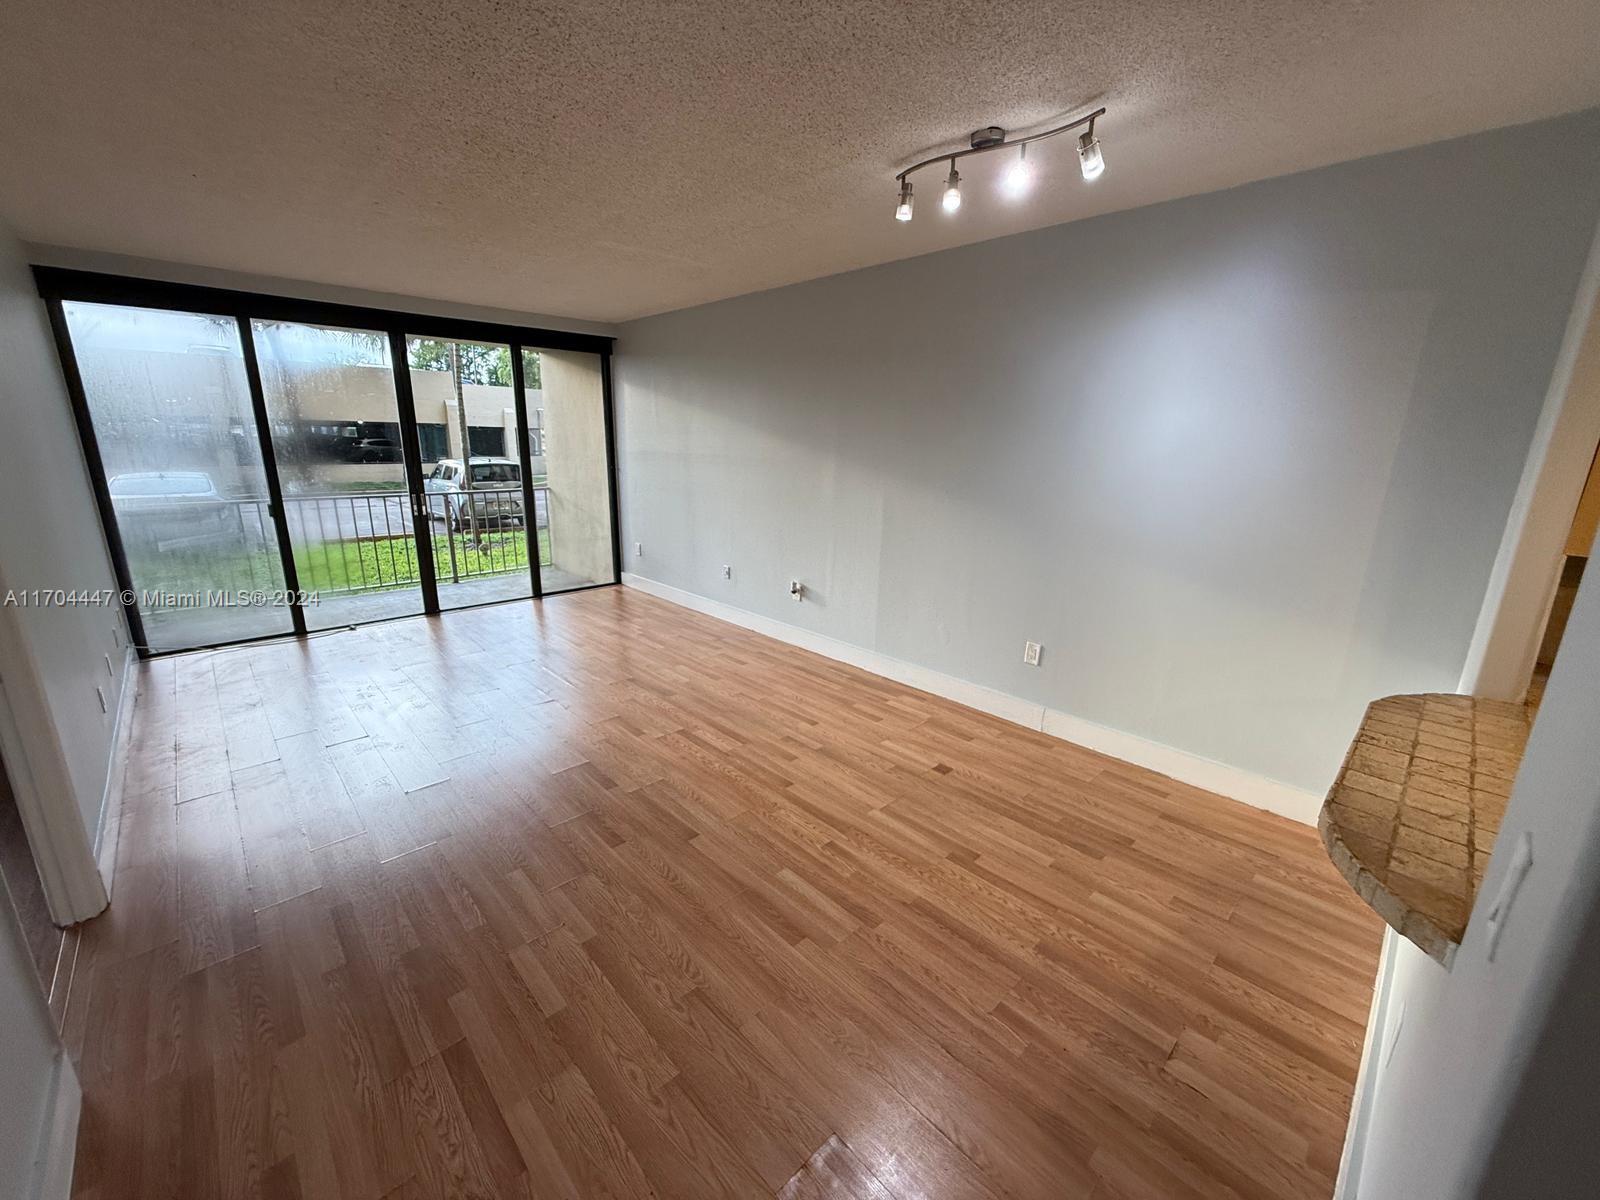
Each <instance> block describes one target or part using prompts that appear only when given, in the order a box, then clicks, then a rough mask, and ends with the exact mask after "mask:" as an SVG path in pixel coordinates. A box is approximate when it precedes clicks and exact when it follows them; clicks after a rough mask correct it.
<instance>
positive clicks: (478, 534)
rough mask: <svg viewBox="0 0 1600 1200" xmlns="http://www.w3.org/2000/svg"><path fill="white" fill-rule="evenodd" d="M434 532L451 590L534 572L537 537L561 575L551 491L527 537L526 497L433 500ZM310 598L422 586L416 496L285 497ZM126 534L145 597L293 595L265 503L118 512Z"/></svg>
mask: <svg viewBox="0 0 1600 1200" xmlns="http://www.w3.org/2000/svg"><path fill="white" fill-rule="evenodd" d="M425 500H426V511H427V513H428V520H427V525H428V529H427V530H426V532H427V534H428V535H429V537H430V539H431V542H432V546H433V560H434V572H435V576H436V578H437V579H438V580H439V582H440V583H446V582H449V583H458V582H460V581H462V580H466V579H476V578H483V577H488V576H494V575H509V574H512V573H514V572H517V571H526V570H527V569H528V554H529V549H530V547H529V542H530V538H529V534H530V533H531V534H532V540H533V542H534V544H535V545H536V546H537V550H536V551H535V552H536V553H537V554H538V555H539V562H540V564H541V565H542V566H549V565H550V502H549V488H548V487H546V486H544V485H538V486H536V487H534V489H533V502H534V521H533V528H532V530H528V529H526V528H525V526H526V524H527V523H526V521H525V519H524V514H523V511H522V510H523V497H522V489H521V487H504V488H483V487H479V488H474V489H473V490H472V492H471V493H470V494H468V493H439V492H432V493H428V494H427V496H426V497H425ZM284 515H285V517H286V519H287V522H288V526H289V540H290V544H291V545H292V546H293V548H294V558H295V568H296V572H297V573H298V575H299V577H300V587H301V588H302V589H303V590H306V591H315V592H319V593H321V594H323V595H344V594H357V593H363V592H375V591H381V590H384V589H386V588H395V587H405V586H408V585H411V584H415V583H416V582H418V580H419V579H420V578H421V574H420V570H419V568H418V564H417V555H416V542H415V540H414V537H413V526H414V525H415V524H416V522H415V520H414V519H413V517H412V510H411V496H410V493H408V492H405V491H400V490H395V491H371V492H344V493H330V494H327V495H300V496H286V497H284ZM117 523H118V526H119V528H120V530H121V533H122V538H123V542H124V545H125V547H126V548H127V551H128V556H129V560H130V565H131V567H132V573H133V575H134V578H135V581H136V584H137V585H138V586H140V587H141V588H161V589H171V590H173V591H178V592H182V591H190V590H195V589H205V588H250V589H259V590H271V589H274V588H279V587H282V586H283V584H282V572H281V569H280V565H279V562H278V556H277V532H276V530H275V529H274V528H273V521H272V516H271V512H270V509H269V506H268V503H267V501H266V500H265V499H243V500H229V499H222V498H217V499H209V498H208V499H195V500H190V499H176V498H173V499H165V498H163V500H161V501H160V502H157V503H153V504H152V503H138V504H128V505H122V504H118V505H117Z"/></svg>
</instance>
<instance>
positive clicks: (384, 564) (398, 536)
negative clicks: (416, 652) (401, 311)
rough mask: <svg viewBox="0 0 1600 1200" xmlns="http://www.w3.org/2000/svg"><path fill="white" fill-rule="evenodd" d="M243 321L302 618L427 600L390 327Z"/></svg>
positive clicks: (384, 613)
mask: <svg viewBox="0 0 1600 1200" xmlns="http://www.w3.org/2000/svg"><path fill="white" fill-rule="evenodd" d="M250 327H251V332H252V335H253V341H254V342H255V351H256V358H257V360H258V361H259V362H260V364H261V390H262V393H263V396H264V398H265V400H266V407H267V421H268V425H269V427H270V428H271V430H272V445H273V450H274V458H275V459H276V460H277V467H278V477H279V479H280V480H281V481H282V487H283V508H284V516H285V519H286V523H287V525H288V532H289V541H290V544H291V546H292V547H293V553H294V562H295V574H296V576H297V577H298V579H299V583H300V588H301V590H302V592H304V593H305V604H304V612H305V623H306V628H308V629H327V628H330V627H334V626H339V625H354V624H358V623H360V622H362V621H373V620H379V619H381V618H384V617H404V616H411V615H414V614H416V613H420V612H422V611H424V608H425V605H424V601H423V592H422V570H421V564H420V563H419V562H418V557H417V545H416V530H415V527H414V524H413V517H412V513H413V510H414V506H413V501H412V493H411V488H410V485H409V483H408V482H407V475H406V459H405V454H406V445H405V443H406V439H405V438H404V437H403V436H402V434H401V421H400V405H399V400H398V398H397V396H396V394H395V376H394V364H393V362H392V361H391V360H390V357H389V339H388V337H387V336H386V335H384V334H382V333H378V332H376V331H373V330H366V329H337V328H332V327H329V326H322V325H305V324H300V323H298V322H291V321H263V320H255V321H252V322H250Z"/></svg>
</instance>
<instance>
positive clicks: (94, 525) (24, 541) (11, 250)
mask: <svg viewBox="0 0 1600 1200" xmlns="http://www.w3.org/2000/svg"><path fill="white" fill-rule="evenodd" d="M35 588H38V589H65V590H66V591H69V592H70V591H72V590H74V589H79V590H91V591H92V590H99V589H110V591H111V592H112V594H113V595H115V593H116V588H117V584H116V579H115V576H114V574H113V572H112V569H111V563H110V559H109V557H108V555H107V552H106V547H105V540H104V537H103V535H102V533H101V529H100V519H99V514H98V511H97V510H96V508H95V504H94V497H93V493H92V492H91V490H90V486H89V476H88V471H87V468H86V467H85V465H84V462H83V454H82V450H81V448H80V446H79V443H78V435H77V430H76V428H75V426H74V424H73V420H72V413H71V409H70V407H69V405H68V401H67V395H66V388H65V385H64V384H63V382H62V378H61V370H60V365H59V362H58V360H57V358H56V351H55V344H54V342H53V340H52V338H51V336H50V330H49V323H48V320H47V317H46V313H45V308H44V304H43V303H42V302H41V301H40V299H39V297H38V293H37V292H36V291H35V289H34V284H33V277H32V275H31V274H30V273H29V271H28V268H27V264H26V263H25V261H24V260H23V257H22V253H21V249H20V247H19V246H18V245H17V242H16V240H15V239H14V238H13V237H12V236H11V234H10V232H9V230H7V229H5V228H4V227H3V226H0V597H3V596H4V595H5V593H6V592H7V591H15V592H23V591H27V590H31V589H35ZM108 657H109V658H110V664H111V665H110V669H109V670H108V668H107V665H106V660H107V658H108ZM126 666H127V657H126V634H125V631H124V626H123V618H122V609H121V606H120V605H119V604H116V603H112V604H110V605H107V606H101V607H59V606H58V607H45V608H40V607H17V606H0V673H3V677H4V688H5V701H6V702H7V704H8V705H9V708H10V715H11V718H12V720H13V721H14V723H15V726H16V729H17V732H18V733H19V734H20V738H21V746H20V753H21V754H22V755H23V756H24V758H25V763H24V764H22V765H23V766H25V767H26V776H25V777H26V780H27V781H31V787H32V788H33V789H34V790H35V791H36V792H37V794H38V796H39V799H40V802H41V804H44V805H47V806H50V809H51V812H52V814H53V815H54V816H55V817H57V818H59V820H58V821H57V822H56V823H55V824H54V825H53V828H54V829H56V830H57V831H58V832H61V833H62V834H63V837H66V838H68V839H69V840H70V838H71V837H73V836H76V837H77V838H79V839H81V840H85V841H86V842H87V843H88V844H89V845H91V846H92V843H93V841H94V839H95V837H96V835H97V834H98V832H99V829H100V826H101V820H102V813H101V808H102V803H103V800H104V797H105V792H106V780H107V776H108V767H109V762H110V752H111V745H112V740H113V735H114V732H115V722H116V714H117V706H118V704H119V702H120V700H121V695H122V688H123V681H124V677H125V674H126ZM96 688H99V689H100V690H101V691H102V693H103V694H104V696H105V700H106V709H105V711H104V712H102V711H101V706H100V702H99V700H98V699H97V698H96V696H95V689H96ZM15 749H19V748H15V747H12V746H7V747H6V753H7V758H8V761H9V760H10V759H11V758H12V755H13V751H14V750H15ZM21 774H23V773H22V772H20V771H19V772H16V773H14V776H13V778H14V780H16V779H17V776H18V775H21ZM18 782H19V787H20V786H24V783H23V781H22V780H18ZM19 801H20V798H19ZM65 809H70V816H69V814H67V813H65V812H63V811H62V810H65ZM27 815H28V810H27V809H26V807H24V816H25V817H26V816H27ZM29 832H30V834H33V833H34V832H35V827H34V826H30V830H29ZM62 849H63V850H64V851H65V850H70V849H72V848H71V847H66V846H63V847H62ZM84 852H85V853H88V852H89V851H88V850H85V851H84ZM42 873H44V874H45V875H46V885H47V887H48V886H49V885H50V879H49V875H48V873H47V872H42ZM51 899H52V905H53V906H54V905H55V904H56V901H57V899H58V897H57V896H56V895H54V894H52V897H51ZM102 902H103V899H102ZM78 915H79V916H87V915H89V914H88V913H80V914H78Z"/></svg>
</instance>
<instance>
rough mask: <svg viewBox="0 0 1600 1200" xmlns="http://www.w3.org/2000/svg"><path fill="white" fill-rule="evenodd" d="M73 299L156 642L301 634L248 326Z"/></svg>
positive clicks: (122, 521)
mask: <svg viewBox="0 0 1600 1200" xmlns="http://www.w3.org/2000/svg"><path fill="white" fill-rule="evenodd" d="M63 309H64V314H65V318H66V324H67V327H68V329H69V330H71V334H72V344H73V349H74V351H75V353H76V358H77V368H78V376H79V378H80V379H81V381H82V389H83V401H84V404H85V406H86V408H87V410H88V417H89V420H90V421H91V423H92V424H93V427H94V440H95V443H96V444H97V446H98V448H99V455H98V457H99V461H100V464H101V466H102V469H103V471H104V494H105V495H106V496H107V497H108V498H109V502H110V507H111V510H112V513H113V514H114V519H115V525H116V531H117V533H118V535H119V538H120V541H121V548H122V554H123V558H124V560H125V562H126V570H127V580H126V582H127V585H128V588H129V590H130V591H131V593H132V595H131V597H125V598H124V599H125V601H127V600H129V599H131V604H130V605H129V607H130V608H132V609H133V610H135V611H136V613H137V615H138V618H139V624H141V625H142V626H143V636H144V642H143V646H144V648H145V649H147V650H149V651H163V650H185V649H190V648H193V647H196V646H208V645H214V644H216V643H219V642H234V641H242V640H245V639H249V638H259V637H269V636H271V635H273V634H283V633H290V632H292V631H293V629H294V622H293V617H292V615H291V612H290V608H289V605H288V603H287V597H286V595H285V592H286V586H287V585H286V582H285V578H284V572H283V567H282V564H281V562H280V561H279V553H278V550H279V548H278V541H277V534H276V530H275V528H274V523H273V517H272V513H271V506H270V501H269V491H268V485H267V473H266V470H265V468H264V466H263V463H262V449H261V440H260V429H259V427H258V426H257V424H256V418H255V414H254V412H253V411H252V407H251V403H250V387H249V382H248V379H247V377H246V372H245V359H244V351H243V347H242V345H241V339H240V333H239V326H238V323H237V322H236V321H235V320H233V319H232V318H230V317H219V316H208V315H205V314H202V313H186V312H165V311H157V310H151V309H143V308H128V307H124V306H121V305H111V304H84V303H75V302H68V303H67V304H65V305H64V306H63Z"/></svg>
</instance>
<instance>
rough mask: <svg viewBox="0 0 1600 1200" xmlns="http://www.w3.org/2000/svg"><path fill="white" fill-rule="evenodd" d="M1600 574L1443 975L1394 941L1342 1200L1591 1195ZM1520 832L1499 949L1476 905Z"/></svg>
mask: <svg viewBox="0 0 1600 1200" xmlns="http://www.w3.org/2000/svg"><path fill="white" fill-rule="evenodd" d="M1597 729H1600V585H1596V584H1594V583H1593V582H1587V583H1586V584H1585V585H1584V587H1583V588H1582V589H1581V591H1580V593H1579V596H1578V600H1577V604H1576V606H1575V607H1574V609H1573V614H1572V620H1571V623H1570V624H1569V625H1568V626H1567V633H1566V637H1565V639H1564V640H1563V642H1562V646H1561V653H1560V655H1559V657H1558V658H1557V660H1556V666H1555V671H1554V673H1553V675H1552V677H1551V680H1550V685H1549V689H1548V690H1547V691H1546V693H1545V699H1544V703H1543V706H1542V707H1541V708H1540V711H1539V716H1538V719H1537V720H1536V721H1535V723H1534V729H1533V736H1532V738H1531V739H1530V740H1529V743H1528V752H1527V757H1526V758H1525V759H1524V760H1523V765H1522V770H1521V772H1520V773H1519V775H1518V778H1517V784H1516V789H1515V792H1514V794H1513V795H1512V798H1511V804H1510V807H1509V808H1508V810H1507V812H1506V820H1505V824H1504V826H1503V827H1502V828H1501V831H1500V839H1499V842H1498V843H1497V844H1496V848H1495V858H1494V861H1493V862H1492V863H1491V865H1490V868H1489V872H1488V875H1487V876H1486V878H1485V880H1484V886H1483V888H1482V890H1481V891H1480V893H1479V898H1478V905H1477V909H1476V911H1475V912H1474V914H1473V919H1472V923H1471V924H1470V925H1469V926H1468V928H1467V934H1466V938H1465V939H1464V940H1463V942H1462V944H1461V949H1460V951H1459V952H1458V953H1457V955H1456V959H1455V963H1454V965H1453V966H1452V968H1451V970H1449V971H1445V970H1444V969H1443V968H1442V967H1440V966H1439V965H1438V964H1437V963H1435V962H1434V961H1433V960H1432V959H1430V958H1428V957H1427V956H1426V955H1424V954H1423V953H1422V952H1421V951H1420V950H1418V949H1417V948H1416V947H1414V946H1412V945H1411V943H1409V942H1407V941H1405V940H1403V939H1393V940H1394V941H1395V943H1396V947H1395V951H1394V957H1393V959H1392V961H1391V962H1390V964H1389V969H1390V970H1391V971H1392V972H1393V978H1392V983H1391V989H1392V990H1391V997H1390V1001H1389V1007H1390V1010H1391V1015H1390V1020H1389V1024H1390V1026H1391V1028H1392V1027H1393V1026H1394V1024H1395V1022H1396V1018H1397V1016H1398V1011H1399V1006H1401V1005H1403V1006H1404V1017H1403V1019H1400V1020H1399V1033H1398V1035H1397V1036H1396V1038H1395V1040H1394V1044H1393V1051H1392V1057H1391V1056H1389V1047H1388V1046H1387V1045H1382V1046H1379V1048H1378V1054H1379V1059H1380V1061H1382V1060H1383V1059H1384V1058H1387V1064H1386V1065H1385V1066H1384V1067H1383V1069H1382V1072H1381V1074H1380V1076H1379V1081H1378V1086H1377V1088H1376V1089H1375V1092H1374V1095H1373V1097H1372V1101H1371V1110H1370V1114H1369V1119H1368V1122H1367V1129H1368V1136H1367V1139H1366V1141H1365V1144H1364V1145H1363V1146H1361V1147H1360V1151H1361V1152H1360V1155H1359V1161H1360V1166H1361V1170H1360V1175H1359V1178H1358V1179H1357V1180H1355V1181H1354V1183H1355V1186H1354V1187H1353V1188H1352V1189H1348V1190H1347V1191H1346V1193H1345V1198H1346V1200H1465V1198H1473V1197H1482V1198H1483V1200H1522V1198H1524V1197H1526V1198H1529V1200H1531V1198H1533V1197H1537V1198H1538V1200H1569V1198H1570V1200H1580V1198H1581V1200H1590V1198H1592V1197H1593V1196H1594V1195H1595V1194H1596V1183H1595V1180H1596V1179H1600V1139H1597V1138H1596V1137H1595V1123H1596V1114H1597V1112H1600V1109H1597V1105H1596V1101H1595V1071H1596V1067H1597V1064H1600V1056H1597V1053H1596V1049H1595V1031H1596V1030H1597V1029H1600V739H1597V738H1596V737H1595V731H1596V730H1597ZM1524 832H1526V833H1528V834H1529V835H1531V837H1532V839H1533V843H1532V844H1533V855H1534V858H1533V862H1534V865H1533V869H1532V870H1531V871H1530V872H1529V874H1528V876H1527V879H1526V882H1525V883H1524V885H1523V887H1522V889H1521V891H1520V892H1519V893H1518V895H1517V899H1516V902H1515V905H1514V906H1513V907H1512V909H1511V912H1510V916H1509V920H1508V923H1507V925H1506V929H1505V933H1504V934H1503V935H1502V938H1501V941H1500V943H1499V946H1498V949H1497V951H1496V955H1495V960H1494V961H1493V962H1489V961H1488V960H1487V958H1486V945H1485V935H1486V921H1485V919H1484V916H1485V913H1486V911H1487V909H1488V907H1489V906H1490V905H1492V903H1493V901H1494V899H1495V897H1496V894H1497V892H1498V889H1499V884H1500V881H1501V879H1502V878H1503V876H1504V874H1505V871H1506V867H1507V862H1508V859H1509V857H1510V855H1509V851H1510V849H1511V847H1513V846H1515V844H1516V842H1517V840H1518V839H1519V838H1520V837H1521V836H1522V834H1523V833H1524Z"/></svg>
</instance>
